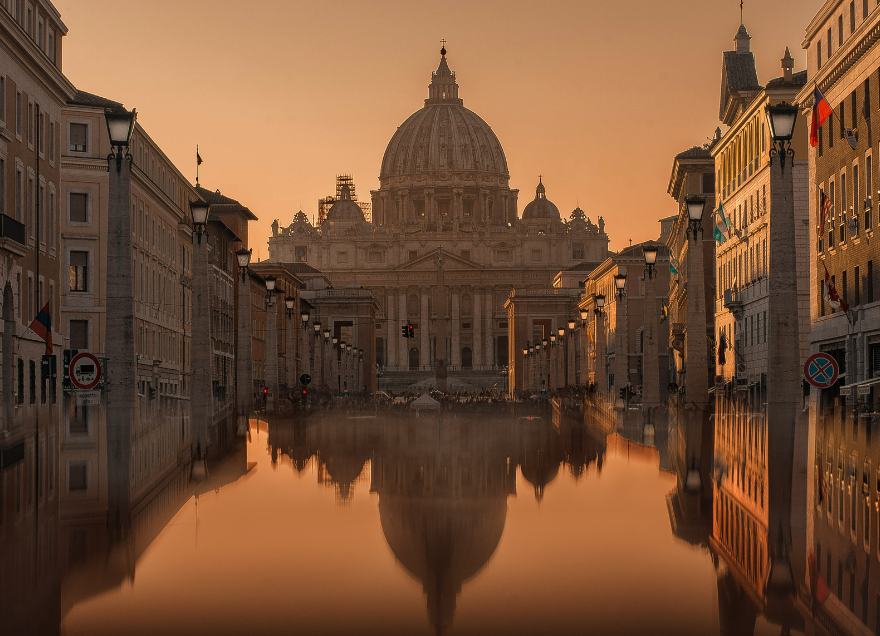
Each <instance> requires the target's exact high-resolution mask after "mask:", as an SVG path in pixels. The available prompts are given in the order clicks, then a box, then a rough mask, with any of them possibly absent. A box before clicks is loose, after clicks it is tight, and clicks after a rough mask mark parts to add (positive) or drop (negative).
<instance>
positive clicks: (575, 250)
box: [571, 243, 584, 261]
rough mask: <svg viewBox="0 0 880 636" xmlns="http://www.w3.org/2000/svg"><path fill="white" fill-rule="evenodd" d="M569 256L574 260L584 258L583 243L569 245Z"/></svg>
mask: <svg viewBox="0 0 880 636" xmlns="http://www.w3.org/2000/svg"><path fill="white" fill-rule="evenodd" d="M571 257H572V259H574V260H576V261H582V260H584V244H583V243H574V244H573V245H572V246H571Z"/></svg>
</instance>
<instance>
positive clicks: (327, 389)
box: [321, 382, 330, 393]
mask: <svg viewBox="0 0 880 636" xmlns="http://www.w3.org/2000/svg"><path fill="white" fill-rule="evenodd" d="M329 392H330V385H329V384H327V383H326V382H325V383H324V384H322V385H321V393H329Z"/></svg>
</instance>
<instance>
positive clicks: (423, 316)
mask: <svg viewBox="0 0 880 636" xmlns="http://www.w3.org/2000/svg"><path fill="white" fill-rule="evenodd" d="M419 293H420V301H421V313H420V314H419V316H420V317H419V342H420V344H419V366H420V367H421V368H427V369H430V368H432V367H433V366H434V361H433V360H432V359H431V339H430V328H429V327H430V324H431V317H430V315H429V314H428V294H430V293H431V288H430V287H419ZM434 309H437V308H436V307H435V308H434Z"/></svg>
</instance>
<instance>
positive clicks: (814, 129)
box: [810, 86, 834, 146]
mask: <svg viewBox="0 0 880 636" xmlns="http://www.w3.org/2000/svg"><path fill="white" fill-rule="evenodd" d="M832 113H834V110H833V109H832V108H831V104H829V103H828V100H827V99H825V96H824V95H823V94H822V91H820V90H819V87H818V86H817V87H816V88H815V89H814V90H813V119H812V121H811V122H810V145H811V146H818V145H819V129H820V128H821V127H822V124H824V123H825V120H826V119H828V117H830V116H831V114H832Z"/></svg>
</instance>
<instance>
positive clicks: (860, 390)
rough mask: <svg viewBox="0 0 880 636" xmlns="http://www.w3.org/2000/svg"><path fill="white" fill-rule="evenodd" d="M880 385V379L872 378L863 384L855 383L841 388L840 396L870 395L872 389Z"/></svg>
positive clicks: (862, 382) (863, 381)
mask: <svg viewBox="0 0 880 636" xmlns="http://www.w3.org/2000/svg"><path fill="white" fill-rule="evenodd" d="M877 384H880V378H871V379H870V380H862V381H861V382H853V383H852V384H845V385H843V386H842V387H840V394H841V395H844V396H850V395H853V394H855V395H870V394H871V387H872V386H874V385H877Z"/></svg>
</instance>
